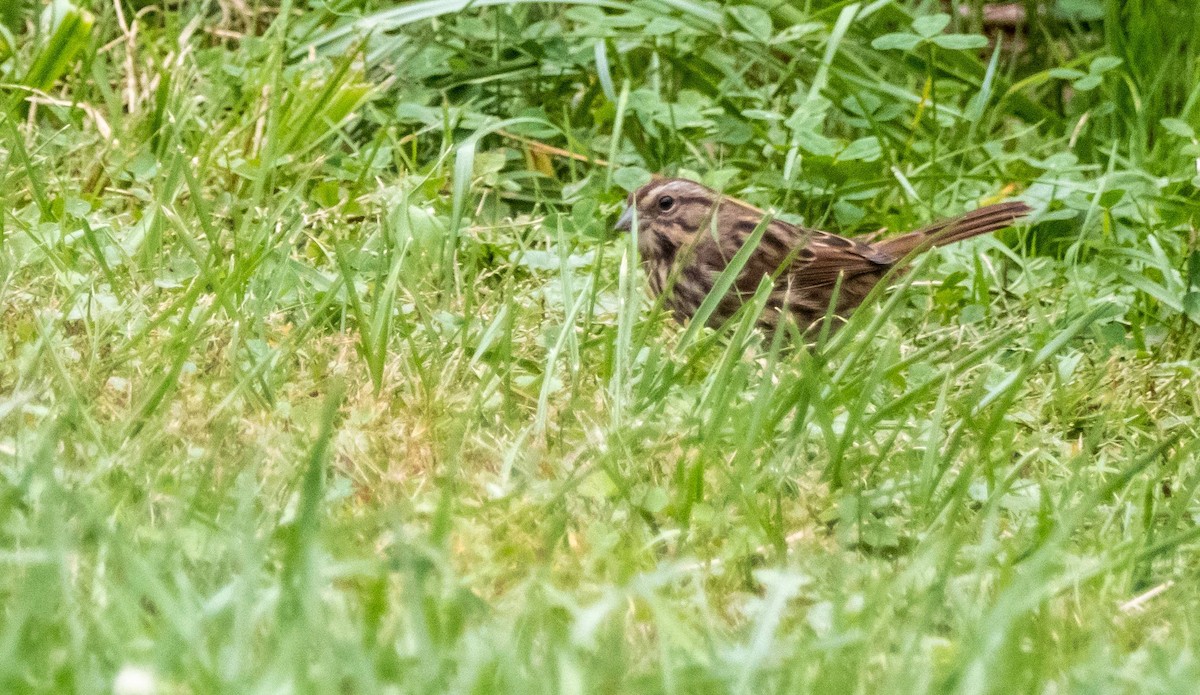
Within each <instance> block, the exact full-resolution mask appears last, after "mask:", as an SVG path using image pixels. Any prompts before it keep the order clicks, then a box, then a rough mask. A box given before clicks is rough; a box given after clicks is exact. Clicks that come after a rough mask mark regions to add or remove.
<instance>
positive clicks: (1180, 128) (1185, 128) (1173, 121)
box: [1159, 118, 1196, 138]
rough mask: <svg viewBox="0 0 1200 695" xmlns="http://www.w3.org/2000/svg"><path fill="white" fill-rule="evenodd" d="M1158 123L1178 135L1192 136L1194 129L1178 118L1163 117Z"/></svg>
mask: <svg viewBox="0 0 1200 695" xmlns="http://www.w3.org/2000/svg"><path fill="white" fill-rule="evenodd" d="M1159 123H1160V124H1161V125H1162V127H1164V128H1166V129H1167V132H1170V133H1174V134H1175V135H1178V136H1180V137H1185V138H1194V137H1196V131H1195V130H1194V129H1192V126H1190V125H1188V124H1187V122H1186V121H1183V120H1180V119H1178V118H1164V119H1162V120H1161V121H1159Z"/></svg>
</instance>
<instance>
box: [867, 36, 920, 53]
mask: <svg viewBox="0 0 1200 695" xmlns="http://www.w3.org/2000/svg"><path fill="white" fill-rule="evenodd" d="M919 43H921V37H920V36H917V35H916V34H906V33H897V34H884V35H883V36H880V37H878V38H876V39H875V40H874V41H872V42H871V48H874V49H875V50H877V51H890V50H899V51H911V50H912V49H914V48H916V47H917V44H919Z"/></svg>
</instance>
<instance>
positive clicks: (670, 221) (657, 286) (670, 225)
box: [617, 179, 1030, 335]
mask: <svg viewBox="0 0 1200 695" xmlns="http://www.w3.org/2000/svg"><path fill="white" fill-rule="evenodd" d="M635 211H636V215H637V227H638V229H637V232H638V251H639V253H640V255H641V257H642V264H643V266H644V267H645V270H646V275H647V277H648V279H649V282H650V291H651V293H652V294H653V295H654V296H655V297H657V296H658V295H660V294H663V293H666V295H667V296H666V297H665V298H664V304H665V306H667V307H668V308H669V309H671V311H672V312H673V313H674V315H675V318H676V319H677V320H678V321H679V322H680V323H683V322H686V321H687V320H688V319H690V318H691V317H692V316H693V315H694V314H695V313H696V310H697V309H698V308H699V307H700V303H701V302H703V301H704V298H705V296H707V295H708V293H709V291H710V290H712V288H713V285H714V284H715V283H716V281H717V278H718V276H719V275H720V274H721V271H723V270H724V269H725V267H726V266H727V265H728V264H729V262H730V260H731V259H733V257H734V254H736V253H737V252H738V250H739V249H741V248H742V246H743V245H744V244H745V243H746V241H747V239H748V238H750V237H751V236H752V235H753V233H754V231H755V230H756V229H757V227H758V225H759V223H760V222H761V221H762V220H763V217H764V216H765V215H766V213H765V212H763V211H762V210H759V209H758V208H755V207H753V206H751V205H749V204H748V203H745V202H742V201H740V200H737V199H736V198H730V197H727V196H723V195H721V194H720V193H717V192H716V191H714V190H712V189H710V188H707V187H705V186H702V185H700V184H698V183H696V182H694V181H688V180H686V179H657V180H655V181H651V182H650V183H648V184H646V185H645V186H642V187H641V188H639V189H638V190H636V191H634V192H633V193H631V194H630V195H629V199H628V201H627V203H626V208H625V211H624V213H622V215H621V218H620V220H618V222H617V229H620V230H624V231H630V230H631V229H632V228H633V223H634V215H635ZM1029 212H1030V208H1029V206H1027V205H1026V204H1025V203H1022V202H1017V201H1011V202H1005V203H998V204H995V205H986V206H984V207H981V208H979V209H978V210H974V211H972V212H968V213H966V214H964V215H961V216H959V217H955V218H952V219H949V220H945V221H942V222H937V223H935V224H932V225H930V226H928V227H924V228H922V229H919V230H917V231H915V232H909V233H907V234H903V235H900V236H897V237H893V238H891V239H884V240H881V241H873V240H870V239H869V238H864V237H859V238H855V239H847V238H844V237H840V236H837V235H835V234H829V233H827V232H822V231H818V230H815V229H805V228H803V227H797V226H796V225H793V224H789V223H787V222H784V221H782V220H772V221H771V222H769V223H768V224H767V226H766V228H765V229H764V230H763V232H762V235H761V238H760V239H759V240H758V245H757V248H755V249H754V250H753V251H752V252H751V253H750V256H749V257H748V258H747V260H746V263H745V265H744V266H743V267H742V270H741V272H740V273H738V275H737V277H736V279H735V280H734V282H733V285H732V286H731V287H730V289H729V291H728V292H727V293H726V294H725V296H724V297H722V298H721V300H720V303H719V304H718V305H717V308H716V310H715V311H713V313H712V315H711V316H709V318H708V321H707V323H708V325H709V326H713V327H716V326H719V325H721V324H722V323H724V322H725V321H726V320H727V319H729V318H730V317H731V316H732V315H733V314H734V312H736V311H737V310H738V308H739V307H741V305H742V304H743V303H745V302H746V301H749V300H750V298H751V297H753V296H754V293H755V291H756V290H757V288H758V286H759V283H760V282H761V280H762V278H763V277H764V276H771V277H774V280H773V288H772V289H771V291H770V295H769V296H768V298H767V303H766V307H765V308H764V309H763V312H762V314H761V315H760V316H759V325H760V326H761V327H762V328H764V329H767V330H768V331H773V330H774V329H776V328H777V327H779V322H780V319H781V318H782V317H790V318H791V319H792V320H794V321H795V324H796V327H797V328H798V329H799V330H800V332H801V333H803V334H808V335H811V334H812V332H813V331H814V330H815V329H816V328H819V326H820V321H821V320H822V319H823V318H824V317H825V314H826V311H827V310H828V309H829V308H830V305H831V304H832V305H833V314H834V315H835V316H838V317H843V318H844V317H846V316H848V315H849V314H850V313H851V312H852V311H853V310H854V309H855V308H857V307H858V305H859V304H861V303H862V301H863V299H865V298H866V296H867V293H868V292H870V291H871V288H872V287H874V286H875V285H876V284H877V283H878V282H879V281H880V280H882V279H883V278H884V276H885V275H887V273H888V271H889V270H891V269H892V268H893V267H894V266H896V265H897V264H898V263H900V262H902V261H905V262H906V261H907V259H908V257H909V255H910V254H911V253H912V252H914V251H924V250H927V249H929V248H933V247H935V246H944V245H946V244H952V243H954V242H956V241H962V240H964V239H970V238H971V237H974V236H979V235H980V234H987V233H988V232H993V231H996V230H997V229H1003V228H1004V227H1007V226H1009V225H1011V224H1012V223H1013V222H1014V221H1016V220H1018V219H1020V218H1021V217H1024V216H1025V215H1027V214H1028V213H1029ZM839 277H840V278H841V279H840V282H839ZM893 277H894V275H893ZM835 291H836V293H837V298H836V301H835V299H834V292H835Z"/></svg>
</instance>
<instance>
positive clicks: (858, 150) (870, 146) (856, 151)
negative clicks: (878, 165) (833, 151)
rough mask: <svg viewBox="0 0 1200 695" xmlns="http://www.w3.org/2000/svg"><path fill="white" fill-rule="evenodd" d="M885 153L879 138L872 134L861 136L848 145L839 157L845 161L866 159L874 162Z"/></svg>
mask: <svg viewBox="0 0 1200 695" xmlns="http://www.w3.org/2000/svg"><path fill="white" fill-rule="evenodd" d="M882 154H883V150H882V148H881V147H880V146H879V138H877V137H875V136H874V135H871V136H869V137H865V138H859V139H857V140H855V141H854V142H852V143H850V144H849V145H847V146H846V149H844V150H842V151H841V152H840V153H839V154H838V156H837V158H838V159H839V160H841V161H843V162H853V161H864V162H873V161H875V160H877V159H879V157H880V155H882Z"/></svg>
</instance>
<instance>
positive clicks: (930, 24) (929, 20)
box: [912, 12, 950, 38]
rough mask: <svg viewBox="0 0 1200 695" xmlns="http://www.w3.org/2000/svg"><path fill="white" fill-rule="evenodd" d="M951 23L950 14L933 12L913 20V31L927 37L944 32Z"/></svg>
mask: <svg viewBox="0 0 1200 695" xmlns="http://www.w3.org/2000/svg"><path fill="white" fill-rule="evenodd" d="M949 25H950V15H948V14H945V13H944V12H943V13H938V14H932V15H929V16H928V17H917V18H916V19H914V20H913V23H912V28H913V31H915V32H917V33H918V34H920V35H921V36H923V37H925V38H929V37H931V36H935V35H937V34H940V33H942V30H944V29H945V28H946V27H947V26H949Z"/></svg>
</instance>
